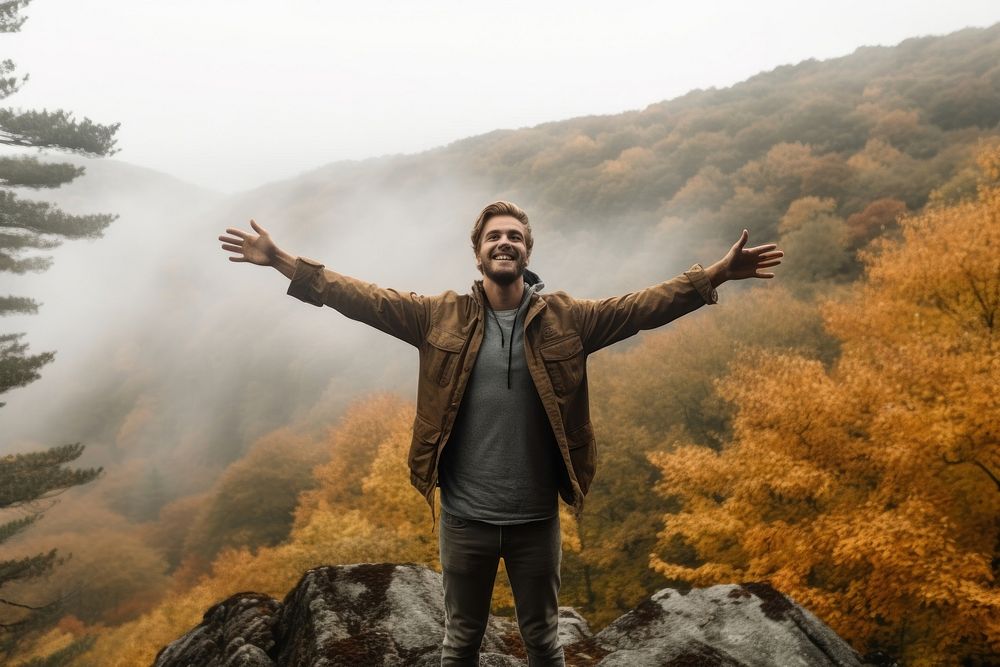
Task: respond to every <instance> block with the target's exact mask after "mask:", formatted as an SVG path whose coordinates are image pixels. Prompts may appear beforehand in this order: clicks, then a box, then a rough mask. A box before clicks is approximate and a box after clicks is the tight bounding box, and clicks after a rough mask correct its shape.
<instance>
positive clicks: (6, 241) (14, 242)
mask: <svg viewBox="0 0 1000 667" xmlns="http://www.w3.org/2000/svg"><path fill="white" fill-rule="evenodd" d="M60 245H62V241H60V240H59V239H47V238H45V237H44V236H42V235H40V234H37V233H35V232H22V233H20V234H5V233H4V232H0V248H3V249H7V250H14V251H17V250H20V249H22V248H42V249H45V250H49V249H51V248H58V247H59V246H60Z"/></svg>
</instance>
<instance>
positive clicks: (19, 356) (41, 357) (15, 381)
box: [0, 333, 56, 479]
mask: <svg viewBox="0 0 1000 667" xmlns="http://www.w3.org/2000/svg"><path fill="white" fill-rule="evenodd" d="M23 335H24V334H23V333H16V334H3V335H0V394H3V393H4V392H6V391H9V390H10V389H13V388H14V387H23V386H25V385H27V384H30V383H32V382H34V381H35V380H37V379H38V378H40V377H41V374H40V373H39V372H38V369H39V368H41V367H42V366H44V365H45V364H47V363H49V362H51V361H52V360H53V359H55V356H56V353H55V352H42V353H40V354H32V355H25V352H26V351H27V349H28V344H27V343H20V342H17V341H18V339H19V338H20V337H21V336H23ZM3 405H4V404H3V403H0V407H2V406H3ZM3 460H5V459H0V461H3ZM0 465H2V464H0ZM0 479H4V478H3V477H2V473H0Z"/></svg>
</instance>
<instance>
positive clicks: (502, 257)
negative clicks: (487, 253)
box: [493, 255, 514, 259]
mask: <svg viewBox="0 0 1000 667" xmlns="http://www.w3.org/2000/svg"><path fill="white" fill-rule="evenodd" d="M493 259H514V258H513V257H511V256H510V255H496V256H494V257H493Z"/></svg>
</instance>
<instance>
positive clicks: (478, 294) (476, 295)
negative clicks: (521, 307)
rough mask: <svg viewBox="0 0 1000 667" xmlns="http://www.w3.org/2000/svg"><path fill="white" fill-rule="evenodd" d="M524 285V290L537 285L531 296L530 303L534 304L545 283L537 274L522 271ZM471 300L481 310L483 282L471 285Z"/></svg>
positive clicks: (484, 301)
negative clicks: (473, 300) (474, 301)
mask: <svg viewBox="0 0 1000 667" xmlns="http://www.w3.org/2000/svg"><path fill="white" fill-rule="evenodd" d="M524 284H525V288H528V287H531V286H532V285H538V287H536V288H535V290H534V292H533V293H532V294H531V301H532V302H534V301H535V300H537V299H538V293H539V292H541V291H542V290H543V289H545V283H544V282H542V279H541V278H539V277H538V274H537V273H535V272H534V271H532V270H531V269H525V270H524ZM472 298H473V299H475V300H476V303H478V304H479V306H480V307H481V308H482V307H483V305H484V304H485V303H486V293H485V291H484V289H483V281H482V280H477V281H475V282H473V283H472Z"/></svg>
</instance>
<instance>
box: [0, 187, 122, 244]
mask: <svg viewBox="0 0 1000 667" xmlns="http://www.w3.org/2000/svg"><path fill="white" fill-rule="evenodd" d="M117 218H118V216H117V215H110V214H90V215H71V214H69V213H64V212H63V211H62V210H61V209H59V208H57V207H55V206H53V205H52V204H49V203H47V202H41V201H29V200H26V199H21V198H20V197H18V196H17V195H15V194H14V193H13V192H10V191H9V190H0V227H6V228H8V229H25V230H28V231H31V232H35V233H36V234H58V235H59V236H65V237H67V238H82V237H89V238H100V237H101V234H102V232H103V231H104V228H105V227H107V226H108V225H109V224H111V223H112V222H113V221H114V220H116V219H117Z"/></svg>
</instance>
